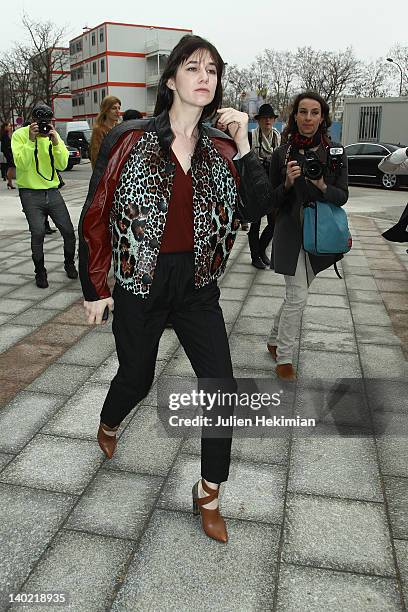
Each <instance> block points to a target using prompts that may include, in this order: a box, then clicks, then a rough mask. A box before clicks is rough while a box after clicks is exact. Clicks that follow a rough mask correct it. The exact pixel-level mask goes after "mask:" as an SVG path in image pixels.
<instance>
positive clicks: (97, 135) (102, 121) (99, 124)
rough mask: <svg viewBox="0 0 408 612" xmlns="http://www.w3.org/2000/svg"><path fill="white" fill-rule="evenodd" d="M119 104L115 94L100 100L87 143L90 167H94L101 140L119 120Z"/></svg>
mask: <svg viewBox="0 0 408 612" xmlns="http://www.w3.org/2000/svg"><path fill="white" fill-rule="evenodd" d="M121 105H122V103H121V101H120V100H119V98H117V97H116V96H106V97H105V98H104V99H103V100H102V102H101V108H100V111H99V115H98V116H97V118H96V119H95V125H94V127H93V130H92V136H91V142H90V144H89V158H90V160H91V165H92V168H94V167H95V162H96V158H97V157H98V153H99V149H100V148H101V144H102V140H103V139H104V138H105V136H106V134H107V133H108V132H110V130H111V129H112V128H114V127H115V125H117V124H118V122H119V119H120V107H121Z"/></svg>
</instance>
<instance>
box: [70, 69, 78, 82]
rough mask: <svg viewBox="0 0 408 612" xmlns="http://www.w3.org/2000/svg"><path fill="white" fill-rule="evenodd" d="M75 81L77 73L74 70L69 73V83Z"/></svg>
mask: <svg viewBox="0 0 408 612" xmlns="http://www.w3.org/2000/svg"><path fill="white" fill-rule="evenodd" d="M76 80H77V72H76V70H72V71H71V81H76Z"/></svg>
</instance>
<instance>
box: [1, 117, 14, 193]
mask: <svg viewBox="0 0 408 612" xmlns="http://www.w3.org/2000/svg"><path fill="white" fill-rule="evenodd" d="M12 132H13V128H12V125H11V123H10V122H9V121H6V122H5V123H2V125H1V128H0V141H1V152H2V153H3V155H4V157H5V158H6V164H7V166H6V178H7V189H15V187H14V185H13V178H15V177H16V166H15V164H14V159H13V152H12V150H11V134H12Z"/></svg>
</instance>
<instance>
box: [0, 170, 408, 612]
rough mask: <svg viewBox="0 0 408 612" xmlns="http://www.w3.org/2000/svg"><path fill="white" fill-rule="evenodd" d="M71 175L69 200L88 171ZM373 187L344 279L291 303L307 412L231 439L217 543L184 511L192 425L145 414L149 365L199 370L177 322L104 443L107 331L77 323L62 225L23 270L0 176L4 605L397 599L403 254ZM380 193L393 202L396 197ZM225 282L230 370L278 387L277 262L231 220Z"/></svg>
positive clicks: (407, 481)
mask: <svg viewBox="0 0 408 612" xmlns="http://www.w3.org/2000/svg"><path fill="white" fill-rule="evenodd" d="M75 171H76V169H74V171H73V172H72V173H71V174H72V175H74V173H75ZM79 171H80V172H85V171H84V170H82V167H81V169H80V170H79ZM77 177H79V175H77ZM84 177H85V174H84ZM67 178H68V179H69V180H68V181H67V183H68V184H67V187H65V188H64V192H63V193H64V196H65V198H66V200H67V202H68V203H69V206H70V209H71V212H72V213H73V216H74V217H77V216H78V213H79V210H80V206H81V205H82V203H83V199H84V193H85V192H86V180H85V178H84V179H82V178H81V177H79V178H72V179H71V178H70V176H69V177H68V176H67ZM0 187H1V186H0ZM369 192H371V193H372V194H373V195H372V198H373V201H374V200H375V190H367V191H366V193H365V194H364V193H363V191H362V190H358V189H357V190H353V197H352V199H351V202H350V206H349V210H351V211H353V210H354V207H355V206H360V204H364V206H363V208H364V210H363V211H361V210H360V211H358V210H357V211H356V212H355V214H353V215H352V216H351V221H352V227H353V236H354V248H353V250H352V252H351V253H350V254H349V255H348V256H347V257H346V258H345V260H344V263H343V274H344V280H339V279H337V278H336V276H335V275H334V272H333V271H332V270H330V271H326V272H324V273H323V274H322V275H320V276H319V279H318V280H316V281H315V283H314V284H313V286H312V288H311V294H310V297H309V302H308V306H307V307H306V310H305V313H304V317H303V323H302V328H301V332H300V338H299V352H298V355H297V359H296V361H297V365H298V369H299V381H298V385H297V388H296V401H295V404H294V406H295V409H296V412H298V413H302V414H303V415H306V414H307V415H308V416H315V417H317V420H318V427H317V428H316V431H315V433H312V434H311V435H308V436H304V435H303V436H302V435H300V434H299V433H298V432H297V431H295V430H289V429H288V430H287V432H286V434H285V435H283V436H281V437H279V438H274V439H271V438H270V437H268V436H264V437H263V438H262V439H257V438H245V439H242V438H239V437H236V438H235V440H234V446H233V461H232V469H231V478H230V480H229V483H228V486H227V487H225V488H224V489H223V494H222V500H221V504H222V509H223V512H224V515H225V516H226V518H227V522H228V528H229V533H230V541H229V543H228V545H226V546H223V545H219V544H217V543H215V542H213V541H211V540H209V539H208V538H206V537H205V536H204V535H203V534H202V532H201V531H200V529H199V527H198V522H197V519H195V518H194V517H193V516H192V514H191V512H190V497H189V496H190V490H191V485H192V483H193V482H194V480H195V479H196V478H197V477H198V475H199V454H198V452H199V451H198V445H197V443H196V441H191V440H190V441H183V440H180V439H177V438H170V437H168V436H166V435H165V432H164V430H163V428H162V427H161V425H160V423H159V422H158V419H157V413H156V393H157V391H156V389H157V384H158V381H160V380H162V379H163V378H164V376H171V377H174V380H175V381H176V379H178V378H179V377H180V376H184V375H185V376H190V375H191V374H192V372H191V368H190V366H189V363H188V361H187V359H186V357H185V356H184V354H183V351H182V350H181V349H180V346H179V343H178V341H177V338H176V337H175V335H174V332H173V331H172V330H166V331H165V333H164V335H163V339H162V342H161V345H160V352H159V361H158V365H157V371H156V379H155V386H154V387H153V389H152V391H151V393H150V394H149V396H148V397H147V398H146V400H145V401H144V402H143V403H142V404H143V405H141V406H138V408H137V409H136V410H135V411H134V412H133V413H132V414H131V415H130V418H128V419H127V420H126V422H125V423H124V427H123V428H122V431H121V436H120V442H119V446H118V450H117V453H116V454H115V457H114V459H113V460H111V461H106V460H104V456H103V455H102V453H101V452H100V450H99V448H98V446H97V444H96V443H95V432H96V429H97V423H98V414H99V410H100V406H101V403H102V401H103V398H104V396H105V393H106V391H107V388H108V385H109V381H110V379H111V377H112V376H113V374H114V372H115V368H116V357H115V353H114V344H113V338H112V335H111V334H110V333H109V328H108V327H107V328H103V329H89V328H88V327H87V326H85V325H84V319H83V316H82V308H81V300H80V288H79V283H78V282H77V281H68V279H67V278H66V277H65V275H64V274H63V270H62V245H61V239H60V238H59V237H56V235H54V236H52V237H47V239H46V261H47V267H48V270H49V280H50V287H49V289H47V290H40V289H37V288H36V287H35V285H34V283H33V278H32V263H31V259H30V248H29V234H28V232H27V231H26V227H25V220H24V217H20V213H19V211H18V209H15V210H14V211H13V210H11V214H10V215H9V217H8V223H9V225H8V229H6V228H5V225H6V222H5V219H4V215H3V213H4V211H6V210H7V211H8V210H10V206H12V203H13V202H15V204H16V206H17V205H18V199H17V198H16V197H15V194H13V195H11V194H7V195H6V196H5V195H3V194H4V193H5V192H4V191H1V194H0V221H1V223H2V225H1V227H2V230H3V231H1V234H0V238H1V247H0V296H1V297H0V350H1V351H2V352H1V355H0V386H1V392H0V398H1V405H2V407H1V408H0V431H1V437H0V507H1V509H2V520H1V522H0V540H1V543H2V545H1V548H0V585H1V586H0V591H1V596H0V610H5V609H8V606H9V594H10V593H14V594H16V593H19V592H20V593H21V592H23V593H45V592H46V593H66V594H67V596H68V601H69V604H68V605H67V606H65V607H63V606H57V605H55V604H54V605H49V606H47V607H46V608H45V607H44V609H47V610H61V609H69V610H73V611H75V612H82V611H83V612H94V611H99V610H101V611H102V610H115V611H124V610H131V611H133V610H143V611H145V610H165V611H167V610H169V611H170V610H177V611H182V610H183V611H184V610H185V611H190V610H192V609H198V610H200V611H201V610H203V611H205V610H220V611H221V610H222V611H224V610H225V611H235V610H237V611H238V610H239V611H245V612H247V611H248V610H257V611H264V610H276V611H278V612H288V611H290V612H299V611H300V612H309V611H310V612H340V611H341V612H349V611H350V612H351V611H353V612H355V611H356V610H358V611H359V612H361V611H364V612H366V611H367V612H368V611H370V612H372V611H378V612H385V611H387V612H388V611H389V612H391V611H397V610H398V611H399V610H406V607H404V606H405V604H404V599H403V591H404V589H405V601H408V445H407V438H406V436H407V432H408V407H407V401H406V397H407V396H406V388H405V389H404V386H403V383H404V382H406V381H407V373H408V362H407V347H408V332H407V329H408V326H407V312H408V297H407V296H408V255H407V254H406V252H405V247H402V246H398V245H393V244H391V243H387V242H386V241H384V240H383V239H382V238H381V236H380V233H381V231H382V230H383V229H384V228H386V227H388V226H389V222H388V221H386V220H379V221H377V220H376V219H374V218H372V217H369V216H366V215H367V214H368V215H372V214H373V211H375V210H376V208H375V206H378V207H379V208H381V209H385V210H386V205H383V204H382V203H381V202H380V203H379V204H375V206H374V207H371V208H372V209H371V208H370V204H368V205H367V195H368V194H369ZM377 193H378V196H379V198H381V199H382V202H384V201H388V202H390V201H391V203H392V206H393V207H396V210H395V211H393V212H392V215H394V216H395V215H396V216H398V212H399V211H400V210H402V208H403V201H404V197H405V195H406V194H405V193H403V192H395V193H393V194H388V193H387V194H385V193H384V192H382V191H378V192H377ZM359 194H360V195H359ZM7 198H8V199H7ZM10 198H13V200H12V199H10ZM362 198H363V199H364V202H363V203H362V202H361V199H362ZM387 198H388V200H386V199H387ZM359 200H360V202H359ZM398 202H400V204H398ZM3 204H4V206H3ZM16 211H17V212H16ZM357 213H361V214H357ZM363 213H364V215H365V216H362V214H363ZM381 216H383V215H381ZM20 223H21V225H20ZM20 228H21V229H20ZM221 286H222V306H223V310H224V314H225V319H226V323H227V328H228V332H229V334H230V344H231V351H232V358H233V363H234V366H235V373H236V376H239V377H255V378H263V379H268V380H269V381H270V384H271V385H273V384H275V381H276V379H275V374H274V370H273V367H274V363H273V361H272V360H271V358H270V356H269V354H268V353H267V352H266V349H265V340H266V337H267V333H268V331H269V328H270V326H271V323H272V318H273V313H274V312H275V311H276V309H277V307H278V305H279V303H280V299H281V297H282V292H283V284H282V279H281V277H280V276H278V275H276V274H275V273H274V272H272V271H256V270H255V269H254V268H252V267H251V266H250V265H249V257H248V248H247V241H246V236H245V234H243V233H240V235H239V238H238V241H237V244H236V246H235V247H234V252H233V255H232V257H231V262H230V265H229V267H228V272H227V274H226V275H225V276H224V279H223V281H222V283H221ZM323 378H325V379H326V380H327V381H331V382H332V383H334V382H335V381H337V383H339V381H341V384H342V385H344V384H348V383H350V384H349V387H350V385H352V388H351V389H350V388H349V389H348V391H347V393H346V394H345V395H344V396H343V399H342V401H337V400H336V401H337V403H335V406H334V407H333V402H332V403H330V401H329V400H328V399H327V397H326V395H325V393H324V394H323V395H324V397H322V393H321V392H320V393H319V391H318V389H319V388H320V389H321V388H322V384H323V383H322V381H321V380H320V379H323ZM311 381H312V382H313V385H312V388H310V382H311ZM347 381H348V383H347ZM276 384H277V383H276ZM338 397H339V396H337V399H338ZM12 609H13V610H14V609H24V610H31V609H33V610H34V609H39V610H41V609H42V607H41V606H34V605H22V604H20V605H17V604H14V605H13V606H12Z"/></svg>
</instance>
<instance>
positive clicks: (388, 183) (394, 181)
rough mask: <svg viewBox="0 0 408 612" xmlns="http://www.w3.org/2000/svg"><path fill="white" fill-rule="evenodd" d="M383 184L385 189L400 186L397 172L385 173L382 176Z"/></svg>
mask: <svg viewBox="0 0 408 612" xmlns="http://www.w3.org/2000/svg"><path fill="white" fill-rule="evenodd" d="M381 184H382V186H383V187H384V189H395V188H396V187H398V178H397V176H396V175H395V174H387V173H386V174H383V175H382V177H381Z"/></svg>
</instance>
